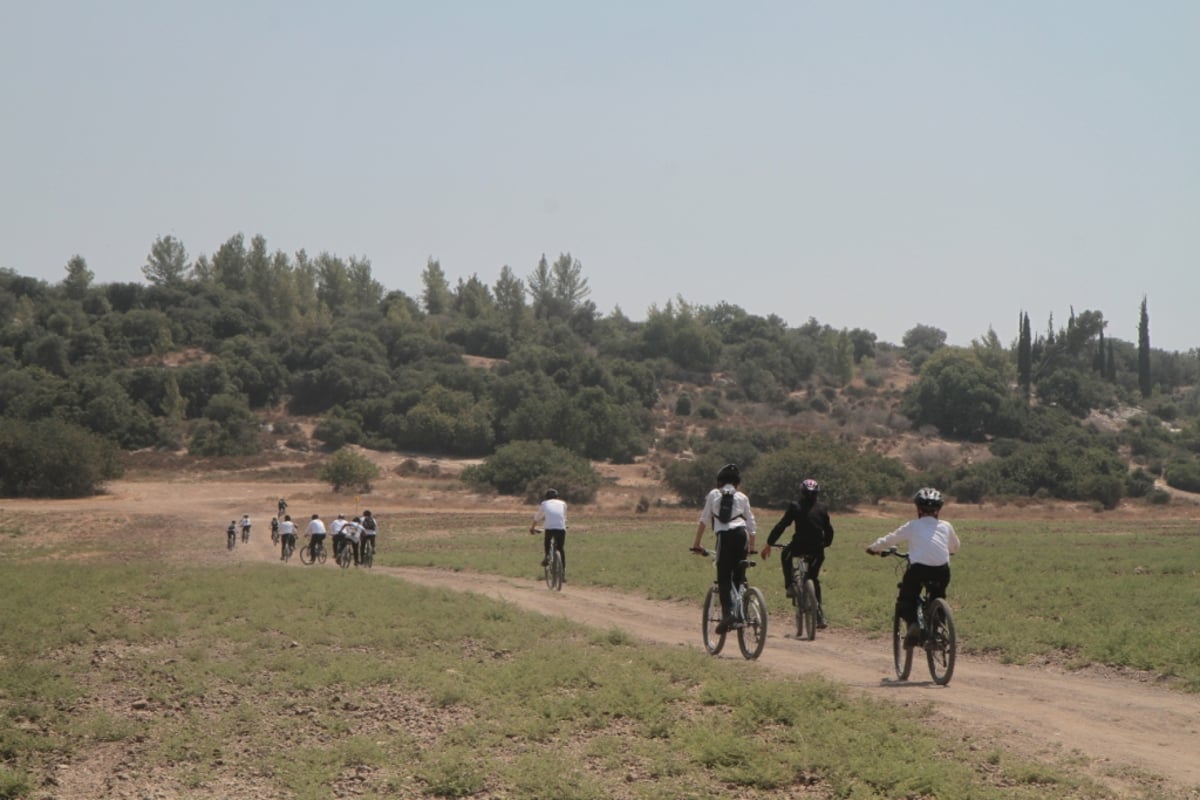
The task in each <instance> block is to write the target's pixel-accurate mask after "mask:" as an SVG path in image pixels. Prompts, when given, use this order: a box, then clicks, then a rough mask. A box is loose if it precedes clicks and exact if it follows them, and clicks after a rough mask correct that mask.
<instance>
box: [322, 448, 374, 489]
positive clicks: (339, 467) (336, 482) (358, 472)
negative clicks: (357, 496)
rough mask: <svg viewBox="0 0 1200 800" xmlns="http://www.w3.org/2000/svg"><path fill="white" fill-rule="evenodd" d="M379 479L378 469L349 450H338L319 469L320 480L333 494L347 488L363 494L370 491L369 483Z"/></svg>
mask: <svg viewBox="0 0 1200 800" xmlns="http://www.w3.org/2000/svg"><path fill="white" fill-rule="evenodd" d="M378 477H379V467H377V466H375V464H374V463H372V462H371V461H370V460H369V459H367V458H365V457H363V456H360V455H359V454H358V453H353V452H351V451H349V450H345V449H343V450H338V451H337V452H336V453H334V454H333V458H331V459H329V461H328V462H327V463H326V464H325V466H324V467H322V468H321V480H323V481H325V482H326V483H328V484H330V485H331V486H332V487H333V490H334V491H335V492H340V491H341V490H342V489H343V488H349V489H352V490H354V491H355V492H361V493H363V494H365V493H367V492H369V491H371V481H373V480H375V479H376V478H378Z"/></svg>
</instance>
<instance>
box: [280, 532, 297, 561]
mask: <svg viewBox="0 0 1200 800" xmlns="http://www.w3.org/2000/svg"><path fill="white" fill-rule="evenodd" d="M289 547H290V548H292V549H293V550H295V549H296V534H294V533H284V534H281V535H280V536H279V557H280V558H283V552H284V551H285V550H287V549H288V548H289Z"/></svg>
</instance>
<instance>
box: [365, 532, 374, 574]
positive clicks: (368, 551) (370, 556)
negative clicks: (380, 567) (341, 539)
mask: <svg viewBox="0 0 1200 800" xmlns="http://www.w3.org/2000/svg"><path fill="white" fill-rule="evenodd" d="M362 565H363V566H364V567H366V568H367V569H370V568H371V567H373V566H375V543H374V542H372V541H371V540H370V539H368V540H367V541H366V542H364V543H363V547H362Z"/></svg>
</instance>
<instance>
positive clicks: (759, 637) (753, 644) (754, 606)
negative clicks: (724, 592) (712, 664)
mask: <svg viewBox="0 0 1200 800" xmlns="http://www.w3.org/2000/svg"><path fill="white" fill-rule="evenodd" d="M742 616H743V617H744V618H745V619H744V620H743V624H742V627H740V628H738V647H740V648H741V649H742V655H743V656H745V657H746V658H748V659H755V658H758V657H759V656H760V655H762V651H763V647H765V646H766V644H767V600H766V598H765V597H763V593H762V592H760V591H759V590H758V589H756V588H755V587H753V586H750V587H747V588H746V590H745V592H744V593H743V596H742Z"/></svg>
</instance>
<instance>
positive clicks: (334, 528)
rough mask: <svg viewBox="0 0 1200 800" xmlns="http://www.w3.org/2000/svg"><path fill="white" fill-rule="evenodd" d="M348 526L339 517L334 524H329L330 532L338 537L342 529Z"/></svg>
mask: <svg viewBox="0 0 1200 800" xmlns="http://www.w3.org/2000/svg"><path fill="white" fill-rule="evenodd" d="M345 524H346V520H344V519H342V518H341V517H338V518H337V519H335V520H334V521H333V522H331V523H329V532H330V533H332V534H333V535H334V536H337V535H338V534H339V533H341V531H342V527H343V526H344V525H345Z"/></svg>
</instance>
